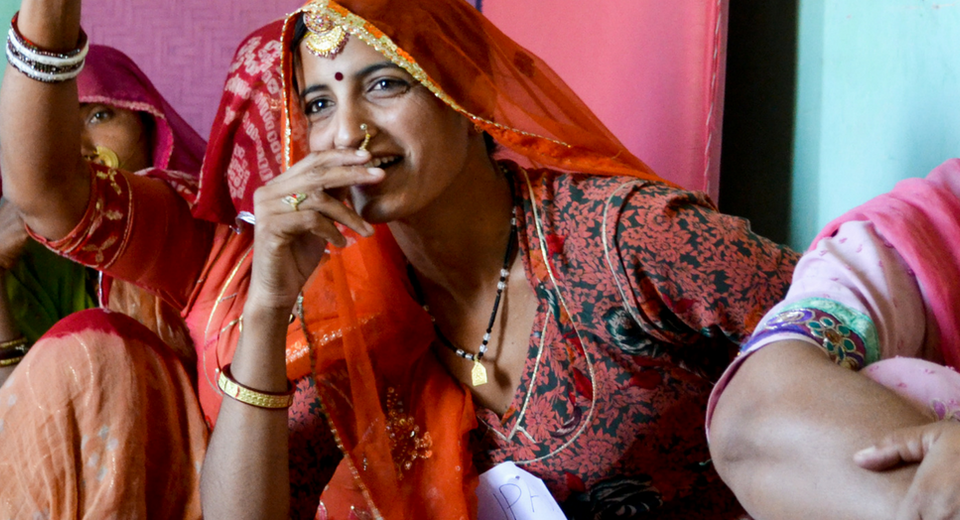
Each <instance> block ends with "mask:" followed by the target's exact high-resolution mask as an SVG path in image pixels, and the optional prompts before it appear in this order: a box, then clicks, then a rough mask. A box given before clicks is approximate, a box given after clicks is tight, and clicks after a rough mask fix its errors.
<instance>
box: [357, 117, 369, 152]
mask: <svg viewBox="0 0 960 520" xmlns="http://www.w3.org/2000/svg"><path fill="white" fill-rule="evenodd" d="M360 130H363V143H361V144H360V148H359V149H360V150H366V149H367V145H368V144H370V131H369V127H368V126H367V124H366V123H361V124H360Z"/></svg>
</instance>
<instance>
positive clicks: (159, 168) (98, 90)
mask: <svg viewBox="0 0 960 520" xmlns="http://www.w3.org/2000/svg"><path fill="white" fill-rule="evenodd" d="M77 84H78V94H79V101H80V103H81V107H82V110H81V113H86V114H87V115H88V116H89V118H91V119H96V121H93V122H92V124H96V123H97V122H101V121H108V120H109V118H110V117H114V116H115V115H116V111H117V110H122V111H130V112H132V113H134V114H136V115H137V117H139V118H140V121H141V122H142V128H143V133H142V134H141V135H140V136H138V137H137V139H146V140H147V141H148V142H147V147H146V148H147V150H148V151H149V154H150V157H148V160H149V161H150V164H152V166H151V167H149V168H146V169H140V171H138V172H137V174H138V175H141V176H145V177H152V178H158V179H160V180H163V181H164V182H165V183H167V184H169V185H170V186H172V187H173V188H174V189H175V190H176V191H177V193H178V194H179V195H180V196H181V197H183V199H184V200H186V201H187V202H188V203H190V204H192V203H193V202H194V200H195V197H196V192H197V174H198V172H199V169H200V164H201V161H202V157H203V152H204V147H205V143H204V141H203V139H202V138H201V137H200V136H199V135H198V134H197V133H196V132H195V131H193V130H192V129H191V128H190V127H189V125H187V123H186V122H185V121H184V120H183V119H182V118H181V117H180V116H179V115H178V114H177V113H176V112H175V111H174V110H173V109H172V107H170V105H169V104H168V103H167V102H166V101H165V100H164V99H163V97H162V96H161V95H160V93H159V92H158V91H157V90H156V88H155V87H154V86H153V85H152V84H151V83H150V81H149V80H148V79H147V77H146V76H145V75H144V74H143V72H142V71H141V70H140V69H139V68H138V67H137V66H136V64H134V63H133V61H131V60H130V58H128V57H127V56H126V55H124V54H123V53H121V52H120V51H118V50H116V49H112V48H109V47H104V46H98V45H92V46H91V48H90V52H89V54H88V56H87V59H86V67H85V69H84V71H83V73H82V74H81V75H80V76H79V77H78V79H77ZM88 123H91V122H90V121H86V122H85V124H88ZM88 135H89V134H88ZM94 135H95V134H94ZM98 144H102V143H98V142H96V137H92V138H89V137H88V138H84V139H83V142H82V149H83V153H84V155H85V156H87V157H88V159H92V160H95V161H100V160H103V159H102V158H101V157H100V156H98V155H97V152H98V151H97V148H96V146H97V145H98ZM115 152H117V154H116V155H117V156H118V159H119V161H120V164H119V166H121V167H123V166H124V165H125V164H124V163H125V159H126V158H127V157H128V155H129V151H125V150H119V149H118V150H115ZM130 164H131V165H132V164H133V163H130ZM137 169H139V168H137ZM64 261H67V260H64ZM171 268H173V269H175V266H171ZM101 289H102V291H101V296H102V299H103V300H105V301H104V303H105V305H106V306H107V307H108V308H110V309H112V310H118V311H121V312H123V313H126V314H129V315H131V316H133V317H134V318H136V321H134V320H132V319H129V318H128V317H127V316H124V315H122V314H120V313H116V312H108V311H103V310H99V309H96V310H88V311H83V312H79V313H75V314H72V315H70V316H69V317H67V318H65V319H63V320H61V321H60V322H58V323H57V324H56V325H55V326H54V327H53V328H51V329H50V330H49V331H48V332H47V334H46V335H44V336H43V337H42V338H41V339H40V340H39V341H38V342H37V343H36V344H35V345H34V346H33V347H32V348H31V349H30V352H29V355H27V356H25V357H24V359H23V361H22V362H20V364H19V366H18V367H17V368H16V370H15V371H14V372H13V374H12V375H11V376H10V378H9V379H8V380H7V381H6V383H5V384H4V385H3V387H2V388H0V474H2V475H3V476H4V477H3V485H2V486H0V517H3V518H40V517H42V518H79V517H84V518H116V517H124V518H199V516H200V508H199V501H198V497H197V482H198V474H199V468H200V463H201V461H202V460H203V455H204V448H205V445H206V435H207V432H206V426H205V424H204V422H203V418H202V415H201V414H200V411H199V407H198V404H197V399H196V393H195V390H194V383H193V381H192V378H191V377H190V376H189V375H188V373H187V371H186V370H185V368H184V367H185V366H186V367H190V370H191V371H192V366H193V365H192V360H193V359H195V354H194V353H193V349H192V346H191V344H190V340H189V335H188V333H187V331H186V328H185V325H184V323H183V320H182V318H181V317H180V316H179V309H175V308H174V307H173V306H172V305H170V304H169V303H166V302H165V301H163V300H162V299H161V298H159V297H158V296H155V295H152V294H150V293H147V292H146V291H143V290H141V289H139V288H138V287H136V285H134V284H132V283H129V282H121V281H113V283H110V280H109V279H108V280H106V281H105V283H103V284H102V287H101ZM137 321H139V322H140V323H137ZM141 323H142V324H141ZM144 325H146V327H145V326H144ZM158 335H159V338H158ZM161 338H162V341H161Z"/></svg>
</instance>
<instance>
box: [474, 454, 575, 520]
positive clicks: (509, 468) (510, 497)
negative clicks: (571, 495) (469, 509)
mask: <svg viewBox="0 0 960 520" xmlns="http://www.w3.org/2000/svg"><path fill="white" fill-rule="evenodd" d="M477 501H478V505H479V507H478V509H479V510H478V513H479V514H478V515H477V518H478V520H532V519H537V520H567V517H566V516H564V515H563V511H562V510H561V509H560V506H559V505H558V504H557V501H556V500H554V499H553V495H551V494H550V491H549V490H548V489H547V486H546V484H544V483H543V481H542V480H540V479H539V478H537V477H535V476H533V475H531V474H530V473H529V472H527V471H525V470H523V469H520V468H518V467H517V466H516V465H515V464H514V463H512V462H502V463H500V464H498V465H497V466H495V467H494V468H492V469H490V470H489V471H487V472H485V473H484V474H483V475H480V485H478V486H477Z"/></svg>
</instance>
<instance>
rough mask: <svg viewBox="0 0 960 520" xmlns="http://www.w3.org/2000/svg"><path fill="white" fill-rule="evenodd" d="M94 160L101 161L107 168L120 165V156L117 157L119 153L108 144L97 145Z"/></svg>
mask: <svg viewBox="0 0 960 520" xmlns="http://www.w3.org/2000/svg"><path fill="white" fill-rule="evenodd" d="M94 161H95V162H99V163H100V164H102V165H104V166H106V167H107V168H119V167H120V158H119V157H117V153H116V152H114V151H113V150H111V149H109V148H107V147H106V146H100V145H97V155H96V156H94Z"/></svg>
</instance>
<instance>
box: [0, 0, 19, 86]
mask: <svg viewBox="0 0 960 520" xmlns="http://www.w3.org/2000/svg"><path fill="white" fill-rule="evenodd" d="M19 8H20V0H0V27H3V38H2V41H3V44H4V45H6V42H7V39H6V36H7V28H8V27H9V26H10V19H11V18H13V13H15V12H17V9H19ZM4 49H6V47H4ZM6 68H7V52H6V51H5V50H4V51H3V52H0V78H3V71H4V70H5V69H6Z"/></svg>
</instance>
